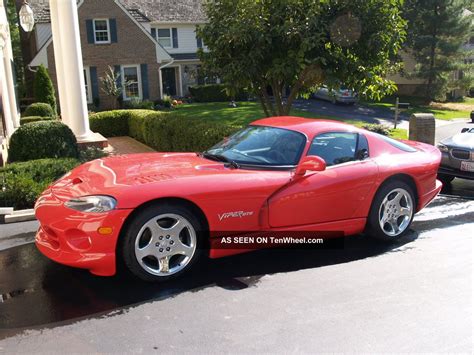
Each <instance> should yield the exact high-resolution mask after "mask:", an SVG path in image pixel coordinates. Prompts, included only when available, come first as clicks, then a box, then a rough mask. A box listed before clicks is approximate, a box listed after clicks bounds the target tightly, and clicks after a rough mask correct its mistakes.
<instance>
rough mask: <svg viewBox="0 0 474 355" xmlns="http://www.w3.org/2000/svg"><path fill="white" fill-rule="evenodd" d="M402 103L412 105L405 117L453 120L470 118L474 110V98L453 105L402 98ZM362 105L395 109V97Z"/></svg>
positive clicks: (415, 98) (364, 102) (363, 102)
mask: <svg viewBox="0 0 474 355" xmlns="http://www.w3.org/2000/svg"><path fill="white" fill-rule="evenodd" d="M399 98H400V102H408V103H410V108H409V109H408V110H407V111H405V112H404V114H405V115H411V114H412V113H432V114H433V115H434V116H435V118H437V119H440V120H448V121H449V120H453V119H456V118H469V117H470V113H471V111H472V110H474V98H465V99H464V101H462V102H453V103H438V102H432V103H427V102H426V101H425V100H423V99H422V98H418V97H410V96H400V97H399ZM360 103H361V104H362V105H364V106H367V107H384V108H387V109H390V108H391V107H395V97H393V96H389V97H386V98H383V99H382V100H381V101H377V102H375V101H362V100H361V102H360Z"/></svg>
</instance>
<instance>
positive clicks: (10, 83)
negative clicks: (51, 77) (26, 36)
mask: <svg viewBox="0 0 474 355" xmlns="http://www.w3.org/2000/svg"><path fill="white" fill-rule="evenodd" d="M0 11H2V12H3V14H2V15H3V17H4V19H6V18H7V17H6V9H5V7H4V6H3V1H2V0H0ZM1 35H3V36H4V41H5V46H4V47H3V48H0V52H1V53H0V58H1V60H2V62H3V63H2V66H3V70H2V75H0V77H1V78H3V79H2V81H5V83H2V101H4V100H5V99H6V100H7V101H8V105H5V103H4V104H3V107H4V111H6V110H8V111H9V112H8V115H9V116H10V117H9V118H8V119H7V118H6V120H7V121H9V122H8V123H7V125H10V124H11V125H12V126H13V127H14V128H16V127H19V126H20V113H19V112H18V104H17V102H16V92H15V82H14V80H13V50H12V44H11V38H10V28H9V25H8V22H7V23H6V33H2V34H1ZM12 133H13V129H12V130H11V131H10V133H9V134H10V135H11V134H12Z"/></svg>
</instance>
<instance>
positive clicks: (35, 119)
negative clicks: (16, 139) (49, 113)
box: [20, 116, 53, 126]
mask: <svg viewBox="0 0 474 355" xmlns="http://www.w3.org/2000/svg"><path fill="white" fill-rule="evenodd" d="M52 119H53V118H52V117H44V116H28V117H21V118H20V126H22V125H24V124H26V123H33V122H38V121H50V120H52Z"/></svg>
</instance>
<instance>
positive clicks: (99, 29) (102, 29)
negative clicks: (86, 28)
mask: <svg viewBox="0 0 474 355" xmlns="http://www.w3.org/2000/svg"><path fill="white" fill-rule="evenodd" d="M93 23H94V42H95V43H96V44H101V43H110V26H109V20H108V19H95V20H94V21H93Z"/></svg>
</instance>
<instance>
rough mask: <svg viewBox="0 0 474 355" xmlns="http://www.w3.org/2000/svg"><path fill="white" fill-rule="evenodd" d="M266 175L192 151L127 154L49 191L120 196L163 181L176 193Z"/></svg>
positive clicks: (92, 165)
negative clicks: (235, 166) (234, 166)
mask: <svg viewBox="0 0 474 355" xmlns="http://www.w3.org/2000/svg"><path fill="white" fill-rule="evenodd" d="M268 175H270V173H268V174H265V173H263V174H262V172H261V171H260V172H259V171H256V170H244V169H233V168H231V167H229V166H227V164H223V163H222V162H216V161H212V160H208V159H205V158H203V157H200V156H198V155H197V154H196V153H145V154H130V155H122V156H114V157H108V158H103V159H97V160H93V161H91V162H88V163H85V164H83V165H81V166H79V167H77V168H76V169H74V170H72V171H71V172H70V173H68V174H67V175H66V176H65V177H63V178H62V179H60V180H58V181H57V182H55V183H54V184H53V185H52V190H53V192H54V193H55V194H56V195H57V196H58V197H61V196H62V197H64V198H70V197H76V196H84V195H94V194H107V195H112V196H120V195H122V194H123V192H124V191H128V192H129V193H130V192H131V191H137V189H140V188H141V187H142V186H144V185H150V186H151V185H153V184H160V186H165V184H166V186H168V187H171V186H172V187H173V189H174V191H172V193H173V194H176V193H177V192H181V191H183V190H185V189H187V188H190V187H192V186H196V185H198V186H201V187H202V186H205V185H212V184H216V183H217V184H218V183H221V182H222V183H223V182H229V183H230V182H232V181H239V182H242V181H244V180H247V181H248V180H254V181H255V180H260V182H259V184H265V182H264V180H266V179H267V178H269V177H270V178H271V179H272V180H273V178H274V177H271V176H268ZM278 175H279V177H278V180H279V181H282V180H285V179H288V177H289V175H290V172H286V174H281V173H280V174H278ZM177 181H179V182H180V183H179V186H178V185H177V184H176V182H177ZM256 183H257V182H256ZM177 188H178V189H179V190H180V191H176V189H177ZM142 191H143V190H142Z"/></svg>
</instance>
